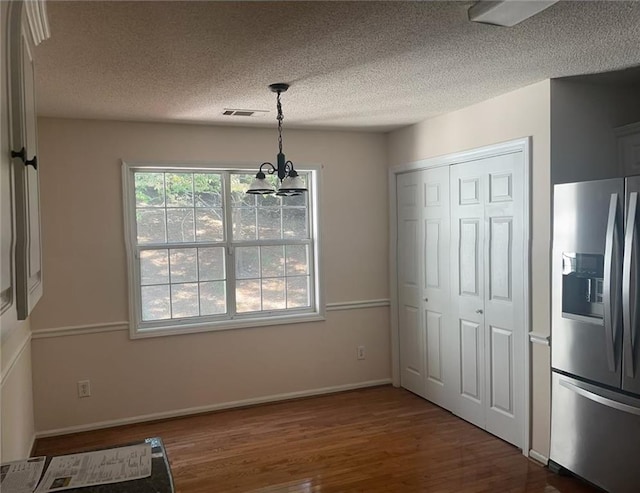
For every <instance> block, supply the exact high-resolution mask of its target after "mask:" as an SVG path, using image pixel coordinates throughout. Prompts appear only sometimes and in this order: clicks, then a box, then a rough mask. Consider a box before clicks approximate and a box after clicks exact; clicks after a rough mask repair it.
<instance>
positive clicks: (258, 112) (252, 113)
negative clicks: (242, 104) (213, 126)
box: [222, 108, 269, 116]
mask: <svg viewBox="0 0 640 493" xmlns="http://www.w3.org/2000/svg"><path fill="white" fill-rule="evenodd" d="M265 113H269V111H267V110H240V109H234V108H225V109H224V111H223V112H222V114H223V115H224V116H260V115H263V114H265Z"/></svg>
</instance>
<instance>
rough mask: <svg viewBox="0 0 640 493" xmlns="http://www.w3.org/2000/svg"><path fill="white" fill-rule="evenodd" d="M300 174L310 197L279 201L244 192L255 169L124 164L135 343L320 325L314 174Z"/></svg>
mask: <svg viewBox="0 0 640 493" xmlns="http://www.w3.org/2000/svg"><path fill="white" fill-rule="evenodd" d="M299 173H300V176H302V177H303V179H304V180H305V181H306V183H307V186H308V188H309V192H308V193H306V194H302V195H298V196H292V197H278V196H274V195H268V196H261V195H247V194H246V193H245V191H246V189H247V188H248V187H249V185H250V183H251V181H252V180H253V179H254V177H255V170H230V169H218V168H189V167H183V166H151V165H133V164H127V163H125V164H124V165H123V177H124V188H125V209H126V214H125V215H126V223H127V224H126V227H127V235H128V239H127V244H128V259H129V284H130V293H131V295H130V317H131V329H132V336H133V337H141V336H145V335H158V333H168V334H175V333H181V332H195V331H202V330H215V329H226V328H234V327H247V326H255V325H268V324H276V323H285V322H297V321H307V320H318V319H322V316H321V309H320V301H319V291H320V290H319V288H318V279H317V275H316V273H317V270H318V269H317V258H318V252H317V250H318V249H317V233H316V231H317V227H316V225H317V219H316V217H315V214H314V211H315V208H314V203H315V200H316V194H317V192H316V188H317V187H316V183H315V181H316V174H317V171H316V170H301V171H300V172H299ZM269 178H270V179H273V180H274V181H275V180H276V178H275V177H273V176H271V177H269Z"/></svg>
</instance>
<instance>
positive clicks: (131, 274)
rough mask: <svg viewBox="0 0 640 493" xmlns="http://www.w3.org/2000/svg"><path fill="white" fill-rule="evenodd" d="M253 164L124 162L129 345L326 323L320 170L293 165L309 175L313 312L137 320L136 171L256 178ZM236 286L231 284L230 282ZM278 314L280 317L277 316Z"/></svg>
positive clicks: (315, 166) (226, 210)
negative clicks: (155, 339) (135, 341)
mask: <svg viewBox="0 0 640 493" xmlns="http://www.w3.org/2000/svg"><path fill="white" fill-rule="evenodd" d="M258 167H259V166H258V165H256V163H246V162H245V163H229V162H226V163H216V162H179V163H177V162H166V161H153V162H134V161H125V160H122V197H123V214H124V237H125V249H126V253H127V279H128V287H129V292H128V303H129V337H130V338H131V339H141V338H147V337H159V336H171V335H180V334H193V333H198V332H212V331H219V330H230V329H241V328H249V327H265V326H270V325H284V324H291V323H305V322H317V321H323V320H325V319H326V318H325V313H326V304H325V301H324V300H325V297H324V285H323V282H322V277H323V276H322V272H321V270H320V260H319V259H320V258H321V256H322V255H321V251H320V245H321V243H322V242H321V240H320V230H319V224H320V220H321V218H320V205H319V202H320V197H321V195H320V192H321V183H322V173H321V171H322V166H321V165H304V164H302V165H301V164H297V165H296V169H297V170H298V171H308V172H311V173H313V179H312V180H311V190H310V193H312V194H313V196H314V197H315V200H314V201H309V219H310V221H309V223H310V224H309V226H310V233H311V235H312V240H311V246H312V247H313V248H312V252H311V254H312V264H313V273H314V276H313V277H314V279H313V282H314V283H315V284H314V288H313V291H314V292H313V300H314V301H313V305H314V306H315V309H312V311H304V312H300V313H295V312H293V310H292V311H289V312H287V313H282V314H278V315H271V314H270V313H276V312H261V313H260V314H258V315H256V314H255V313H250V314H242V315H236V317H235V318H232V319H229V318H224V319H221V318H220V317H216V316H211V317H209V318H206V319H205V318H204V317H198V319H197V321H194V322H186V321H185V323H183V324H181V323H180V322H179V321H177V320H176V319H174V320H172V321H158V323H155V322H154V323H149V322H144V323H143V322H142V321H141V320H140V318H141V317H140V316H139V314H138V311H139V310H138V308H139V307H140V306H141V299H140V291H139V283H138V278H139V273H138V270H139V268H138V261H137V259H136V258H135V252H136V247H137V241H136V229H135V223H136V221H135V190H134V186H133V182H132V178H133V173H134V171H139V170H147V171H151V170H163V171H164V169H165V168H174V169H175V168H185V170H187V169H188V170H189V171H231V172H233V171H251V172H257V169H258ZM225 215H226V219H227V221H229V220H230V207H225ZM234 283H235V280H234ZM277 313H281V312H277Z"/></svg>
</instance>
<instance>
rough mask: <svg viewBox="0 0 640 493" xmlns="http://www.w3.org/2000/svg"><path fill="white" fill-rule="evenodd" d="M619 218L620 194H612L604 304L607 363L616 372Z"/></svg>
mask: <svg viewBox="0 0 640 493" xmlns="http://www.w3.org/2000/svg"><path fill="white" fill-rule="evenodd" d="M617 218H618V194H617V193H612V194H611V200H610V202H609V217H608V220H607V235H606V240H605V247H604V285H603V300H602V301H603V302H604V331H605V338H604V339H605V346H606V349H607V363H608V365H609V370H610V371H612V372H615V371H616V363H615V336H616V334H615V329H616V328H617V327H616V326H617V323H616V321H617V319H618V310H617V308H618V300H617V289H616V288H615V287H614V286H616V282H618V280H617V279H613V277H614V272H615V274H617V272H618V270H617V266H616V264H617V263H618V262H619V260H618V258H616V259H615V261H614V258H613V257H614V254H615V253H616V252H615V251H614V250H615V248H616V230H617V222H618V221H617ZM616 277H617V276H616Z"/></svg>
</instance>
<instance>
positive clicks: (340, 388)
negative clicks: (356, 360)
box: [35, 378, 391, 438]
mask: <svg viewBox="0 0 640 493" xmlns="http://www.w3.org/2000/svg"><path fill="white" fill-rule="evenodd" d="M390 383H391V379H390V378H383V379H381V380H368V381H366V382H358V383H349V384H345V385H334V386H332V387H322V388H319V389H310V390H300V391H297V392H287V393H284V394H272V395H267V396H263V397H255V398H251V399H242V400H239V401H230V402H221V403H219V404H212V405H209V406H198V407H189V408H185V409H176V410H174V411H165V412H160V413H152V414H143V415H141V416H132V417H130V418H121V419H114V420H109V421H100V422H98V423H89V424H85V425H78V426H69V427H67V428H57V429H54V430H45V431H38V432H36V436H35V438H45V437H52V436H58V435H68V434H70V433H78V432H82V431H93V430H99V429H102V428H112V427H114V426H122V425H129V424H133V423H144V422H145V421H156V420H159V419H168V418H177V417H180V416H189V415H190V414H200V413H207V412H212V411H221V410H224V409H232V408H237V407H246V406H253V405H256V404H266V403H269V402H278V401H286V400H290V399H299V398H301V397H312V396H316V395H323V394H332V393H335V392H344V391H347V390H356V389H363V388H366V387H378V386H380V385H389V384H390Z"/></svg>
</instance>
